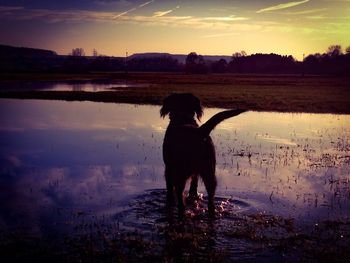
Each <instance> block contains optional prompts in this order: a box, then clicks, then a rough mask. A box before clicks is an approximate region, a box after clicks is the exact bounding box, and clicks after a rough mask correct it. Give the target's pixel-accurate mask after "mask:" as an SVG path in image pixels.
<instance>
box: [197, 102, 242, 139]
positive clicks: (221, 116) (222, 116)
mask: <svg viewBox="0 0 350 263" xmlns="http://www.w3.org/2000/svg"><path fill="white" fill-rule="evenodd" d="M245 111H246V110H243V109H237V110H227V111H222V112H219V113H217V114H215V115H214V116H213V117H211V118H210V119H209V120H208V121H207V122H206V123H204V124H203V125H202V126H201V127H199V129H200V131H201V133H202V135H203V136H208V135H209V134H210V133H211V131H212V130H214V128H215V127H216V125H218V124H219V123H220V122H222V121H223V120H226V119H228V118H231V117H234V116H237V115H239V114H241V113H243V112H245Z"/></svg>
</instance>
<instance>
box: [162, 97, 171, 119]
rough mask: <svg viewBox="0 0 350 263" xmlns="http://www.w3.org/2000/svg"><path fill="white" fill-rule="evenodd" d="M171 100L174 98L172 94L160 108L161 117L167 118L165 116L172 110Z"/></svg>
mask: <svg viewBox="0 0 350 263" xmlns="http://www.w3.org/2000/svg"><path fill="white" fill-rule="evenodd" d="M171 100H172V95H170V96H168V97H166V98H165V99H164V100H163V106H162V108H161V109H160V117H163V118H165V116H166V115H168V114H169V113H170V111H171V109H170V104H171Z"/></svg>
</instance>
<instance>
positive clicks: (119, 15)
mask: <svg viewBox="0 0 350 263" xmlns="http://www.w3.org/2000/svg"><path fill="white" fill-rule="evenodd" d="M153 2H154V0H152V1H148V2H146V3H143V4H140V5H139V6H137V7H134V8H131V9H129V10H127V11H125V12H122V13H120V14H118V15H116V16H115V17H114V18H118V17H121V16H124V15H127V14H129V13H131V12H134V11H135V10H137V9H139V8H142V7H144V6H146V5H149V4H151V3H153Z"/></svg>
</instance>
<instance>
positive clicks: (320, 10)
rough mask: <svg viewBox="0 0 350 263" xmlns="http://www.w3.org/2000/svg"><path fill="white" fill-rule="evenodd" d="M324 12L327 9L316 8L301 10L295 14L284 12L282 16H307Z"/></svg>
mask: <svg viewBox="0 0 350 263" xmlns="http://www.w3.org/2000/svg"><path fill="white" fill-rule="evenodd" d="M326 10H327V8H317V9H310V10H303V11H296V12H285V13H283V14H286V15H309V14H314V13H319V12H323V11H326Z"/></svg>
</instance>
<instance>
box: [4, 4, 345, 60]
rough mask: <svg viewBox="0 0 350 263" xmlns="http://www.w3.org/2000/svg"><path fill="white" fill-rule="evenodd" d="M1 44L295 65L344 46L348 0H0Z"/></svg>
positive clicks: (59, 50)
mask: <svg viewBox="0 0 350 263" xmlns="http://www.w3.org/2000/svg"><path fill="white" fill-rule="evenodd" d="M0 44H8V45H14V46H27V47H37V48H44V49H51V50H54V51H56V52H57V53H59V54H68V53H69V52H70V51H71V50H72V48H75V47H82V48H84V49H85V52H86V54H87V55H91V54H92V49H93V48H96V49H97V51H98V53H99V54H104V55H113V56H124V55H125V52H128V54H133V53H141V52H169V53H173V54H188V53H189V52H191V51H195V52H197V53H199V54H205V55H231V54H232V53H234V52H237V51H241V50H245V51H246V52H247V53H248V54H253V53H278V54H282V55H293V56H294V57H295V58H297V59H299V60H300V59H302V56H303V53H305V54H310V53H316V52H321V53H322V52H324V51H325V50H326V49H327V47H328V46H329V45H331V44H340V45H342V47H343V49H345V47H347V46H350V0H300V1H299V0H294V1H288V0H260V1H258V0H246V1H242V0H219V1H207V0H188V1H184V0H173V1H170V0H144V1H139V0H137V1H134V0H74V1H72V0H59V1H56V0H55V1H53V0H30V1H28V0H11V1H7V0H0Z"/></svg>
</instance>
